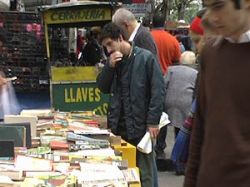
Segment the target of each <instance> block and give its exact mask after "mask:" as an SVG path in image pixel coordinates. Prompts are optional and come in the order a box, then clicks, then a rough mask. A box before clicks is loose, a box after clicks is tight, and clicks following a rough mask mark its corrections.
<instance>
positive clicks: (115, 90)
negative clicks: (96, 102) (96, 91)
mask: <svg viewBox="0 0 250 187" xmlns="http://www.w3.org/2000/svg"><path fill="white" fill-rule="evenodd" d="M203 4H204V7H205V9H204V10H202V11H200V12H199V13H198V14H197V16H196V17H195V18H194V19H193V21H192V23H191V24H190V30H189V34H190V37H191V39H192V42H193V44H194V46H195V51H185V49H183V45H182V43H181V40H180V38H178V36H177V37H175V36H172V35H171V34H170V33H168V32H167V31H166V27H165V24H164V23H165V18H164V16H163V15H162V14H161V13H156V14H154V16H153V19H152V27H150V29H149V28H146V27H144V26H143V25H142V24H140V23H138V22H137V21H136V18H135V16H134V15H133V14H132V13H131V12H130V11H128V10H126V9H124V8H120V9H118V10H117V11H116V12H115V14H114V15H113V18H112V23H109V24H107V25H105V26H104V28H103V30H102V32H101V34H100V35H101V36H100V38H101V43H102V46H104V47H105V48H106V49H107V54H108V60H107V63H106V64H105V66H104V68H103V70H102V71H101V73H100V74H99V75H98V77H97V83H98V86H99V88H100V89H101V91H102V92H104V93H110V95H111V98H110V106H109V113H108V125H109V127H110V128H111V130H112V132H113V133H114V134H116V135H120V136H121V137H122V138H123V139H125V140H126V141H128V142H130V143H131V144H133V145H135V146H136V145H137V144H138V143H139V141H140V140H141V139H142V137H143V136H144V134H145V133H146V132H147V131H148V132H149V133H150V135H151V138H152V139H155V140H156V144H155V145H154V149H153V151H152V152H151V153H150V154H146V153H142V152H140V151H139V150H137V152H136V156H137V166H138V167H139V169H140V177H141V182H142V186H143V187H157V186H158V182H157V167H156V160H157V159H159V158H161V157H165V155H164V150H165V148H166V146H167V142H166V135H167V126H165V127H164V128H161V129H159V126H158V124H159V121H160V118H161V114H162V112H166V113H167V114H168V115H169V120H170V125H172V126H173V127H174V129H175V137H176V142H175V145H174V147H173V151H172V155H171V159H172V163H173V165H174V166H175V170H176V172H177V174H184V175H185V181H184V186H185V187H207V186H209V187H211V186H219V187H224V186H227V187H231V186H232V187H233V186H248V185H249V184H250V181H249V179H248V177H247V176H248V172H249V168H250V160H249V158H248V153H249V151H250V149H249V148H248V147H249V146H248V144H249V141H250V138H249V137H250V136H249V134H248V132H249V119H248V118H249V117H248V116H249V115H248V108H249V107H248V103H247V101H246V98H247V95H249V93H250V87H249V86H248V84H247V76H248V68H247V67H248V64H247V61H249V59H248V55H247V51H249V50H250V15H249V14H250V1H247V0H220V1H218V0H203ZM225 15H228V16H225Z"/></svg>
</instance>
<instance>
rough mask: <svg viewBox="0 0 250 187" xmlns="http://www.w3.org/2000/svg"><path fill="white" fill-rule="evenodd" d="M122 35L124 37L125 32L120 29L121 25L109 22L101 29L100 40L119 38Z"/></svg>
mask: <svg viewBox="0 0 250 187" xmlns="http://www.w3.org/2000/svg"><path fill="white" fill-rule="evenodd" d="M121 35H122V37H123V38H124V35H123V32H122V30H121V29H120V27H118V26H117V25H116V24H114V23H108V24H106V25H104V27H103V29H102V31H101V34H100V42H102V41H103V40H104V39H106V38H111V39H113V40H118V39H119V37H120V36H121Z"/></svg>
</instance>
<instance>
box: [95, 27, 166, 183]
mask: <svg viewBox="0 0 250 187" xmlns="http://www.w3.org/2000/svg"><path fill="white" fill-rule="evenodd" d="M100 39H101V42H102V45H103V46H104V47H106V49H107V52H108V53H109V55H110V56H109V60H108V62H107V63H106V65H105V66H104V68H103V70H102V72H101V73H100V74H99V75H98V77H97V84H98V86H99V88H100V90H101V91H102V92H103V93H110V96H111V98H110V106H109V112H108V126H109V128H111V131H112V132H113V133H114V134H115V135H120V136H121V137H122V138H123V139H124V140H126V141H128V142H129V143H131V144H133V145H134V146H136V145H137V144H138V143H139V142H140V140H141V139H142V137H143V136H144V134H145V133H146V132H147V131H149V133H150V135H151V138H156V137H157V135H158V132H159V128H158V124H159V121H160V117H161V114H162V111H163V105H164V104H163V103H164V95H165V91H164V80H163V77H162V74H161V70H160V66H159V63H158V62H157V60H156V57H155V55H153V54H152V53H151V52H150V51H148V50H145V49H142V48H139V47H136V46H134V44H131V43H129V42H128V41H126V40H124V35H123V33H122V31H121V29H120V28H119V27H118V26H117V25H115V24H114V23H109V24H107V25H105V26H104V28H103V30H102V33H101V36H100ZM136 156H137V158H136V159H137V166H138V167H139V168H140V175H141V182H142V186H143V187H152V186H154V184H155V181H154V180H156V179H155V177H154V172H155V170H154V169H153V164H155V163H154V162H155V159H154V155H153V153H150V154H145V153H142V152H139V151H137V154H136Z"/></svg>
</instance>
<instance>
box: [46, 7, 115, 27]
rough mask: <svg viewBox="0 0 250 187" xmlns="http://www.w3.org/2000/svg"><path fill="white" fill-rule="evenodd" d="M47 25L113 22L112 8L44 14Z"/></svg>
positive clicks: (56, 11)
mask: <svg viewBox="0 0 250 187" xmlns="http://www.w3.org/2000/svg"><path fill="white" fill-rule="evenodd" d="M44 19H45V23H46V24H60V23H62V24H65V23H77V22H91V21H105V20H107V21H108V20H111V9H110V8H84V9H58V10H48V11H46V12H45V14H44Z"/></svg>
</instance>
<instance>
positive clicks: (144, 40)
mask: <svg viewBox="0 0 250 187" xmlns="http://www.w3.org/2000/svg"><path fill="white" fill-rule="evenodd" d="M112 22H113V23H115V24H116V25H117V26H119V27H120V28H121V29H122V30H123V32H124V34H125V39H126V40H128V41H130V42H132V41H133V42H134V43H135V45H136V46H138V47H141V48H143V49H147V50H149V51H151V52H152V53H153V54H155V55H156V54H157V48H156V45H155V43H154V40H153V38H152V36H151V34H150V32H149V31H148V29H147V28H145V27H144V26H142V25H141V24H140V23H138V22H137V20H136V18H135V16H134V14H133V13H132V12H130V11H129V10H127V9H125V8H119V9H118V10H116V12H115V14H114V15H113V17H112Z"/></svg>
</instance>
